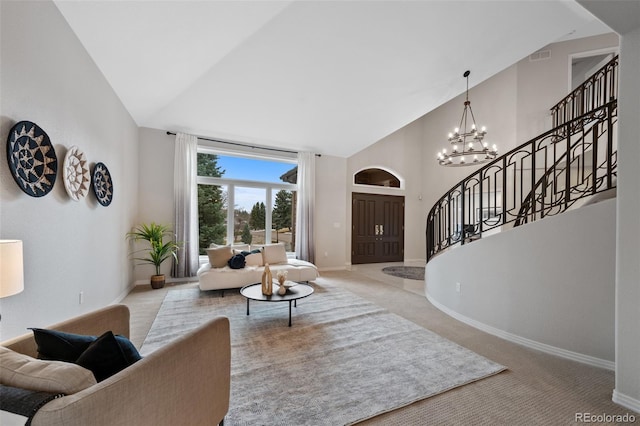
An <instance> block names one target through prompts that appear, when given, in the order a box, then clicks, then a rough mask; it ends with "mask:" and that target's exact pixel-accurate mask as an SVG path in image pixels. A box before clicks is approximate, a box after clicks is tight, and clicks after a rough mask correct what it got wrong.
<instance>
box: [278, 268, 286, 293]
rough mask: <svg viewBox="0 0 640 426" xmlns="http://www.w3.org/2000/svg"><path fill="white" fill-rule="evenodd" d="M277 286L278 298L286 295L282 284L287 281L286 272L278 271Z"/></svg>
mask: <svg viewBox="0 0 640 426" xmlns="http://www.w3.org/2000/svg"><path fill="white" fill-rule="evenodd" d="M277 276H278V285H279V286H280V288H279V289H278V294H279V295H280V296H284V295H285V294H287V287H285V285H284V283H285V281H287V271H278V274H277Z"/></svg>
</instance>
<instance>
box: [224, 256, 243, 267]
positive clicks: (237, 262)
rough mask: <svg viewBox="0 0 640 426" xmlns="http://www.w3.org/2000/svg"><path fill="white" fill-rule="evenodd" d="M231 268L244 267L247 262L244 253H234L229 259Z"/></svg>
mask: <svg viewBox="0 0 640 426" xmlns="http://www.w3.org/2000/svg"><path fill="white" fill-rule="evenodd" d="M228 264H229V268H231V269H242V268H244V265H245V264H246V261H245V259H244V255H243V254H234V255H233V257H232V258H231V259H229V262H228Z"/></svg>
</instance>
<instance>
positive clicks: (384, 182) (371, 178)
mask: <svg viewBox="0 0 640 426" xmlns="http://www.w3.org/2000/svg"><path fill="white" fill-rule="evenodd" d="M353 183H354V184H356V185H370V186H383V187H387V188H402V186H403V185H402V183H403V182H402V179H401V178H399V177H398V176H396V175H395V174H393V173H392V172H390V171H388V170H384V169H382V168H379V167H370V168H367V169H362V170H360V171H359V172H357V173H356V174H354V175H353Z"/></svg>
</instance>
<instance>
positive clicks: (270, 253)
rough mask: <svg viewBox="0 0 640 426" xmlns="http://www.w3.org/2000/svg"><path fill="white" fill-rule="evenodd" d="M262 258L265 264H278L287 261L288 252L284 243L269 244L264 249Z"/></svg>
mask: <svg viewBox="0 0 640 426" xmlns="http://www.w3.org/2000/svg"><path fill="white" fill-rule="evenodd" d="M262 260H263V262H264V263H265V264H267V263H268V264H270V265H276V264H278V263H287V252H286V250H285V248H284V244H267V245H266V246H264V248H263V249H262Z"/></svg>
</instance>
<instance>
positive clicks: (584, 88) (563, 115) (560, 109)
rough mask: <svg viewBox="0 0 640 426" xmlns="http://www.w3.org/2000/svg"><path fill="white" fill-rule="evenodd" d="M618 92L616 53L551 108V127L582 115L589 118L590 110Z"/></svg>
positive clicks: (613, 97)
mask: <svg viewBox="0 0 640 426" xmlns="http://www.w3.org/2000/svg"><path fill="white" fill-rule="evenodd" d="M617 93H618V56H617V55H616V56H615V57H614V58H613V59H611V61H609V62H608V63H607V64H606V65H604V66H603V67H602V68H600V69H599V70H598V71H596V72H595V73H593V75H592V76H591V77H589V78H588V79H587V80H586V81H585V82H584V83H582V84H581V85H580V86H578V87H577V88H575V89H574V90H573V91H572V92H571V93H569V94H568V95H567V96H565V97H564V98H563V99H562V100H561V101H560V102H558V103H557V104H555V105H554V106H553V107H552V108H551V117H552V124H551V127H553V128H556V127H558V126H561V125H562V124H565V123H567V122H569V121H574V120H575V119H576V118H578V117H581V116H584V117H586V119H587V120H588V119H589V116H588V114H587V113H588V112H589V111H595V110H596V109H598V108H599V107H601V106H603V105H605V104H606V103H608V102H611V101H612V100H614V99H616V97H617ZM574 122H575V121H574ZM577 124H579V123H577Z"/></svg>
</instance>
